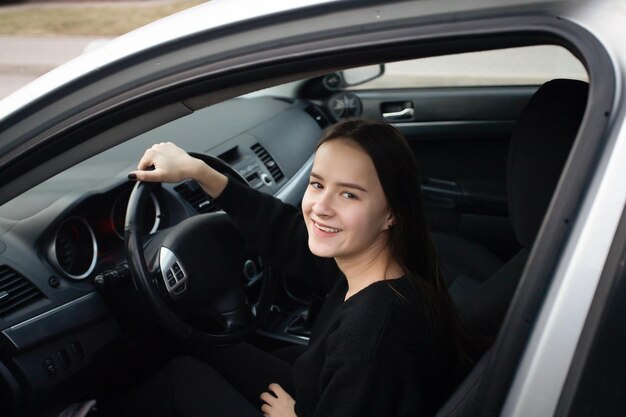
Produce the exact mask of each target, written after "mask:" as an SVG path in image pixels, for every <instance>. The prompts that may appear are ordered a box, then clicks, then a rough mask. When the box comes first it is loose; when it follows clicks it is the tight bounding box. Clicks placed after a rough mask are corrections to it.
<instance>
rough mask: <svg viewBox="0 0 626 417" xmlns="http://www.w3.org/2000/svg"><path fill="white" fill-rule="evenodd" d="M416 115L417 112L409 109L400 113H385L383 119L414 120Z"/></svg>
mask: <svg viewBox="0 0 626 417" xmlns="http://www.w3.org/2000/svg"><path fill="white" fill-rule="evenodd" d="M414 115H415V110H413V109H412V108H410V107H407V108H404V109H402V110H400V111H392V112H387V113H383V118H385V119H386V120H412V119H413V116H414Z"/></svg>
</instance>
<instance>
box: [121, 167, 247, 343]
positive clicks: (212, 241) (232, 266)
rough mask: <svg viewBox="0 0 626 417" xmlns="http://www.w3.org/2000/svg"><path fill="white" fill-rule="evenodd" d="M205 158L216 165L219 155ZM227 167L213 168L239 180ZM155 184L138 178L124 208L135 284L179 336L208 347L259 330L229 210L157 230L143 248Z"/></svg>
mask: <svg viewBox="0 0 626 417" xmlns="http://www.w3.org/2000/svg"><path fill="white" fill-rule="evenodd" d="M194 156H196V155H194ZM203 156H204V155H203ZM201 159H202V160H204V161H205V162H207V163H208V164H209V165H211V166H214V160H215V159H216V158H212V157H209V158H206V157H205V156H204V157H202V158H201ZM218 161H219V160H218ZM219 162H220V163H221V164H223V165H225V164H224V163H223V162H222V161H219ZM217 165H219V164H217ZM214 167H215V166H214ZM226 167H227V169H224V168H223V166H218V167H215V168H216V169H218V170H220V171H222V172H224V171H227V172H228V173H229V174H231V176H232V175H233V173H234V175H235V176H233V178H237V173H236V172H234V170H232V169H231V168H230V167H228V166H227V165H226ZM237 179H240V178H237ZM240 180H242V179H240ZM156 186H158V184H156V183H144V182H138V183H137V184H136V185H135V188H134V189H133V192H132V194H131V197H130V200H129V202H128V208H127V211H126V225H125V229H124V234H125V250H126V257H127V259H128V265H129V269H130V272H131V276H132V278H133V280H134V282H135V285H136V287H137V288H138V289H139V291H140V292H142V293H143V294H145V296H146V298H147V300H148V302H149V303H150V305H151V307H152V310H153V311H154V313H155V316H156V318H157V320H158V322H159V323H160V324H161V325H162V326H163V327H165V328H166V329H167V330H169V331H170V332H171V333H172V334H174V335H175V336H177V337H179V338H181V339H184V340H187V341H190V342H192V343H199V344H205V345H206V344H211V345H223V344H230V343H234V342H237V341H239V340H242V339H244V338H245V337H246V336H248V335H249V334H251V333H252V332H253V331H254V330H255V320H254V316H253V315H252V313H251V311H250V308H249V306H248V305H247V304H246V297H245V295H244V293H243V289H242V277H241V276H239V272H240V271H241V265H243V262H244V260H243V253H244V251H243V242H242V241H241V238H240V237H239V236H238V234H237V233H236V231H235V228H234V226H233V224H232V223H231V221H230V220H229V218H228V216H227V215H226V214H225V213H210V214H201V215H197V216H193V217H191V218H189V219H186V220H184V221H182V222H180V223H179V224H178V225H176V226H174V227H171V228H169V229H166V230H163V231H160V232H158V235H157V236H153V237H152V238H151V242H150V245H149V246H148V248H146V249H145V250H144V239H143V238H144V236H143V230H145V229H144V227H143V221H144V219H143V218H142V213H143V212H144V210H142V207H143V205H144V204H145V203H146V202H147V200H148V199H149V198H150V197H149V196H150V192H151V191H152V190H153V189H154V188H155V187H156ZM155 242H157V243H156V245H157V246H156V248H151V246H154V245H155ZM146 257H147V258H148V259H149V262H147V261H146ZM148 264H150V265H155V266H157V267H156V268H155V269H158V271H150V269H149V268H148ZM208 323H211V324H210V325H209V324H208ZM216 323H217V324H219V325H216Z"/></svg>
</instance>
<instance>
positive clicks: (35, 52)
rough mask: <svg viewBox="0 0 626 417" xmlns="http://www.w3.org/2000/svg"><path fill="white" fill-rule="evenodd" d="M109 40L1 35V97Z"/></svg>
mask: <svg viewBox="0 0 626 417" xmlns="http://www.w3.org/2000/svg"><path fill="white" fill-rule="evenodd" d="M106 40H107V38H96V37H53V38H50V37H46V38H43V37H32V36H31V37H23V36H2V37H0V99H1V98H4V97H6V96H8V95H9V94H10V93H12V92H13V91H16V90H17V89H19V88H20V87H22V86H24V85H26V84H27V83H29V82H30V81H32V80H34V79H35V78H37V77H39V76H40V75H42V74H45V73H46V72H48V71H50V70H52V69H54V68H56V67H57V66H59V65H61V64H63V63H65V62H67V61H69V60H71V59H72V58H74V57H77V56H78V55H80V54H82V53H83V52H84V51H86V50H88V49H90V48H92V47H93V46H96V45H98V44H100V43H101V42H103V41H106Z"/></svg>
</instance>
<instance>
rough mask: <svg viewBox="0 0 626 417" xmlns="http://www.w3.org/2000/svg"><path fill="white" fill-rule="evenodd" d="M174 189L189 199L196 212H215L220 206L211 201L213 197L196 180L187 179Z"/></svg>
mask: <svg viewBox="0 0 626 417" xmlns="http://www.w3.org/2000/svg"><path fill="white" fill-rule="evenodd" d="M174 189H175V190H176V191H177V192H178V194H180V196H181V197H182V198H184V199H185V200H187V202H188V203H189V204H191V206H192V207H193V209H194V210H195V211H196V213H213V212H215V211H218V210H219V209H218V207H217V206H216V205H215V204H213V203H212V202H211V198H210V197H209V196H208V194H207V193H205V192H204V190H203V189H202V187H200V185H198V183H197V182H195V181H194V180H189V181H185V182H184V183H182V184H180V185H177V186H176V187H174Z"/></svg>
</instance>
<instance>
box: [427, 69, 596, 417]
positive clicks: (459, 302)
mask: <svg viewBox="0 0 626 417" xmlns="http://www.w3.org/2000/svg"><path fill="white" fill-rule="evenodd" d="M587 92H588V84H587V83H584V82H582V81H574V80H552V81H549V82H547V83H545V84H544V85H543V86H541V87H540V88H539V90H537V92H536V93H535V94H534V96H533V97H532V98H531V100H530V101H529V103H528V105H527V106H526V108H525V109H524V111H523V112H522V115H521V116H520V119H519V121H518V123H517V126H516V129H515V132H514V133H513V135H512V137H511V143H510V148H509V156H508V167H507V194H508V196H507V197H508V207H509V213H510V218H511V222H512V225H513V228H514V230H515V234H516V237H517V240H518V241H519V243H520V245H521V247H522V249H521V250H520V251H519V252H518V253H517V254H516V255H515V256H514V257H513V258H512V259H510V260H509V261H508V262H506V263H505V264H504V265H502V266H501V267H499V268H498V269H497V270H496V271H494V273H493V275H492V276H490V277H488V278H487V279H485V278H484V277H480V276H474V277H473V276H472V265H469V266H467V267H465V268H463V266H459V265H458V261H456V264H455V265H454V269H455V270H456V271H457V273H456V275H455V276H453V277H452V278H451V283H450V288H451V296H452V297H453V301H454V302H455V304H456V306H457V309H458V311H459V314H460V316H461V319H462V321H463V322H464V323H465V324H466V325H467V326H468V327H469V328H470V329H474V330H478V331H480V332H482V333H483V335H486V336H488V337H489V336H491V337H495V335H496V334H497V331H498V329H499V327H500V324H501V323H502V320H503V319H504V316H505V314H506V311H507V309H508V306H509V303H510V301H511V299H512V298H513V294H514V292H515V289H516V287H517V284H518V282H519V278H520V276H521V274H522V270H523V268H524V265H525V264H526V260H527V259H528V255H529V253H530V249H531V247H532V245H533V242H534V240H535V237H536V236H537V232H538V231H539V227H540V226H541V222H542V220H543V217H544V215H545V212H546V210H547V208H548V205H549V204H550V200H551V197H552V194H553V193H554V190H555V188H556V185H557V182H558V180H559V177H560V174H561V171H562V170H563V166H564V165H565V161H566V160H567V156H568V155H569V152H570V149H571V147H572V144H573V142H574V139H575V137H576V133H577V132H578V128H579V126H580V122H581V120H582V116H583V114H584V110H585V106H586V103H587ZM442 242H443V244H442ZM435 243H436V244H437V245H438V250H439V252H440V256H441V257H442V261H443V263H444V266H445V265H446V263H447V259H452V257H453V256H455V254H458V253H465V252H468V253H472V254H474V255H475V256H474V258H473V259H472V263H477V262H480V259H477V258H476V256H478V255H476V254H478V253H480V251H478V250H477V249H476V248H475V247H473V246H464V245H466V244H465V243H464V242H463V241H461V240H459V239H455V238H454V237H449V238H447V237H446V236H442V235H439V236H438V239H437V240H436V242H435ZM485 251H487V250H486V249H485ZM487 252H488V251H487ZM485 262H487V263H489V265H492V264H493V263H494V261H493V260H491V259H489V256H487V257H486V258H485ZM489 267H490V268H492V266H489ZM482 271H484V269H482ZM459 289H461V290H459ZM488 354H489V352H487V354H485V355H483V357H482V358H481V359H480V361H479V362H478V364H477V365H476V366H475V367H474V369H473V370H472V372H471V373H470V375H469V376H468V377H467V378H466V379H465V380H464V382H463V383H462V384H461V386H460V387H459V388H458V389H457V391H456V392H455V394H454V395H453V396H452V397H451V398H450V399H449V400H448V401H447V402H446V404H445V405H444V407H443V408H442V409H441V410H440V411H439V413H437V417H443V416H459V415H462V413H463V410H464V409H465V407H466V406H467V404H468V403H469V402H470V399H471V398H472V396H473V395H474V394H475V392H476V390H477V387H478V385H479V382H480V379H481V377H482V373H483V372H484V369H485V364H486V361H487V356H488Z"/></svg>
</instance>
